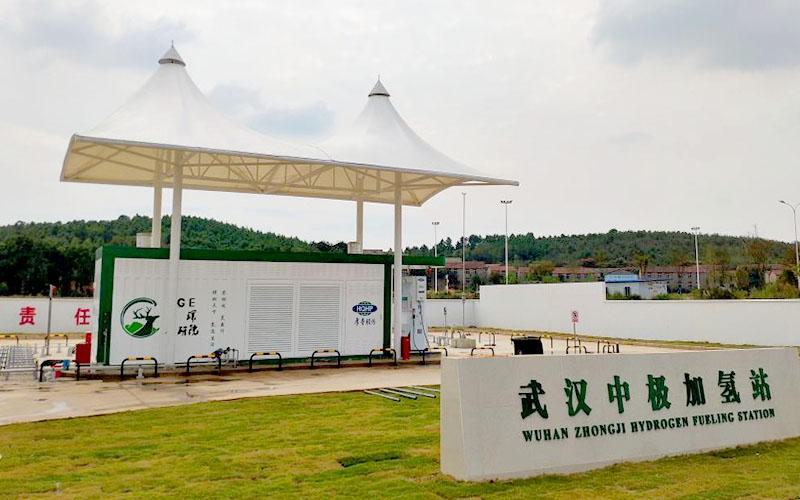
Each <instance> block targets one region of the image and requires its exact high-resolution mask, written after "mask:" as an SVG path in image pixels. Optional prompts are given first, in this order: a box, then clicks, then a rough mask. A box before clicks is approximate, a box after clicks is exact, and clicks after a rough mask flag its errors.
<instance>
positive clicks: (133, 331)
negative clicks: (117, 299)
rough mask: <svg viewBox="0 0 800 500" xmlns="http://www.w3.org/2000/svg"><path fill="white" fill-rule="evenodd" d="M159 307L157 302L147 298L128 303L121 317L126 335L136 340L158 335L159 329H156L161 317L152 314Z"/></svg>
mask: <svg viewBox="0 0 800 500" xmlns="http://www.w3.org/2000/svg"><path fill="white" fill-rule="evenodd" d="M157 305H158V304H156V301H155V300H153V299H150V298H147V297H139V298H137V299H133V300H132V301H130V302H128V303H127V304H126V305H125V307H123V308H122V313H121V314H120V316H119V321H120V324H121V325H122V329H123V330H125V333H127V334H128V335H130V336H131V337H136V338H145V337H149V336H151V335H153V334H154V333H156V332H157V331H158V330H159V329H158V328H156V327H155V322H156V320H157V319H158V318H159V317H160V316H158V315H154V314H152V312H153V308H154V307H155V306H157Z"/></svg>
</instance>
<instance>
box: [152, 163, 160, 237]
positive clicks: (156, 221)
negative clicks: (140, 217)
mask: <svg viewBox="0 0 800 500" xmlns="http://www.w3.org/2000/svg"><path fill="white" fill-rule="evenodd" d="M150 246H151V247H152V248H161V164H160V163H159V165H158V166H157V167H156V174H155V179H154V180H153V221H152V225H151V229H150Z"/></svg>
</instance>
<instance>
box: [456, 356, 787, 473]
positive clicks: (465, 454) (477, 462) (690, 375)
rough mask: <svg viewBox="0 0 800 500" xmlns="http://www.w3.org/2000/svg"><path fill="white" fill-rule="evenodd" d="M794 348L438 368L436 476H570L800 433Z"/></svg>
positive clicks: (523, 359) (473, 362) (478, 361)
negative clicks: (439, 398)
mask: <svg viewBox="0 0 800 500" xmlns="http://www.w3.org/2000/svg"><path fill="white" fill-rule="evenodd" d="M798 387H800V361H799V360H798V357H797V351H796V349H793V348H771V349H741V350H725V351H679V352H675V353H659V354H614V355H606V354H601V355H571V356H514V357H503V358H500V357H498V358H468V359H452V358H445V359H443V360H442V403H441V404H442V411H441V468H442V472H444V473H446V474H449V475H452V476H454V477H455V478H457V479H462V480H470V481H479V480H487V479H496V478H497V479H502V478H513V477H528V476H534V475H538V474H545V473H571V472H578V471H583V470H588V469H593V468H597V467H602V466H605V465H609V464H613V463H617V462H624V461H638V460H649V459H656V458H659V457H662V456H667V455H677V454H684V453H695V452H701V451H707V450H712V449H719V448H726V447H732V446H736V445H743V444H750V443H756V442H759V441H767V440H775V439H783V438H788V437H793V436H798V435H800V398H798V396H797V394H798V393H797V388H798Z"/></svg>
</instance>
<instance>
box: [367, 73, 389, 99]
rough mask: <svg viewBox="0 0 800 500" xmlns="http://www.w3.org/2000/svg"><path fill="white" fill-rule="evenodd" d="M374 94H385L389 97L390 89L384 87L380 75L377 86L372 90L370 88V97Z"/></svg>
mask: <svg viewBox="0 0 800 500" xmlns="http://www.w3.org/2000/svg"><path fill="white" fill-rule="evenodd" d="M374 95H383V96H386V97H389V91H388V90H386V87H384V86H383V84H382V83H381V77H380V76H378V81H377V82H375V86H374V87H372V90H370V92H369V96H368V97H372V96H374Z"/></svg>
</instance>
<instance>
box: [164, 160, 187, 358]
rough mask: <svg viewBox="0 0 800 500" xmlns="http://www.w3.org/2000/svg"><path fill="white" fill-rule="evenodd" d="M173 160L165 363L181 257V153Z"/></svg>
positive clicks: (174, 323) (173, 323)
mask: <svg viewBox="0 0 800 500" xmlns="http://www.w3.org/2000/svg"><path fill="white" fill-rule="evenodd" d="M174 154H175V157H174V158H175V161H174V167H173V174H172V219H171V220H170V228H169V278H168V280H169V281H168V285H167V286H168V289H167V297H168V298H167V303H166V304H165V306H166V307H165V308H164V309H162V310H163V311H164V312H165V313H166V319H167V322H166V328H165V329H164V334H165V335H168V337H167V342H166V345H167V348H168V351H167V353H168V354H167V355H168V356H170V359H168V360H166V362H167V363H170V364H171V363H172V362H173V361H174V359H173V357H174V352H173V346H174V345H175V335H176V333H177V331H178V315H177V308H176V304H177V302H178V265H179V263H180V258H181V202H182V195H183V165H182V164H183V159H182V158H181V153H178V152H176V153H174Z"/></svg>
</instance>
